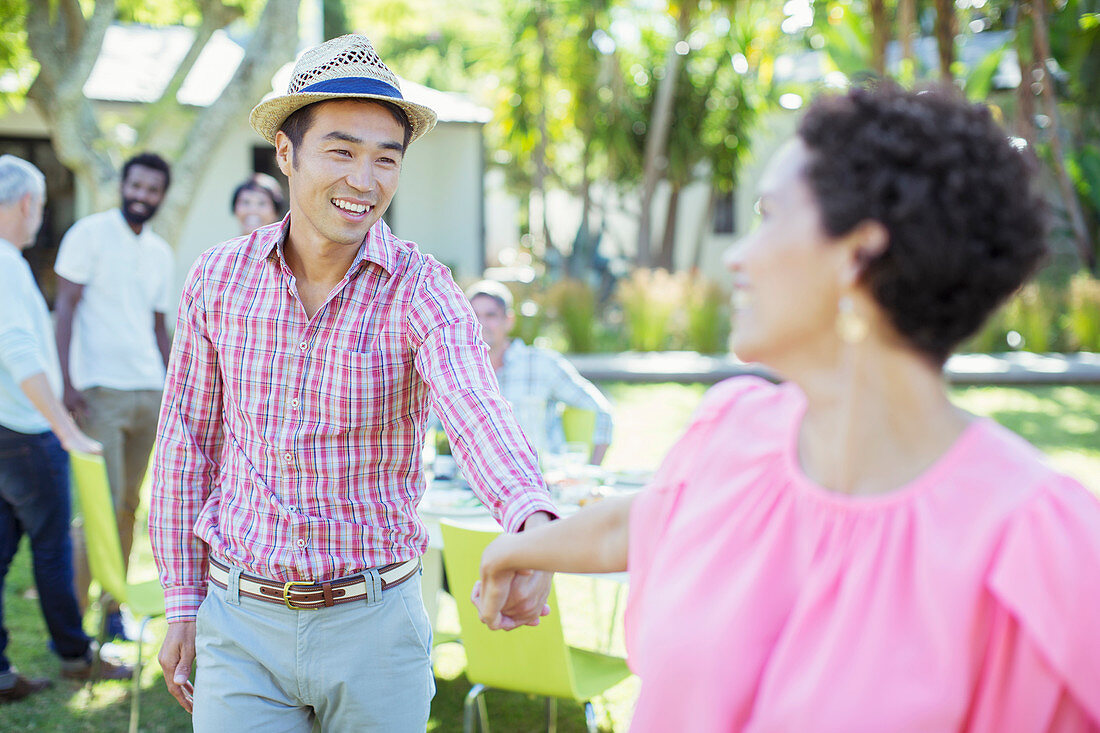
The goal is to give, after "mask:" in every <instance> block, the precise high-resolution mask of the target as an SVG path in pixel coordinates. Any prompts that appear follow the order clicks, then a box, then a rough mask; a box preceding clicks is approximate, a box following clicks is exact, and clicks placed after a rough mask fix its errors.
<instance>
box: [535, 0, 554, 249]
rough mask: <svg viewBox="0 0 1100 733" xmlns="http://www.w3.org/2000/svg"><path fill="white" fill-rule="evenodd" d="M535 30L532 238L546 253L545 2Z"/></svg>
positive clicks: (548, 241)
mask: <svg viewBox="0 0 1100 733" xmlns="http://www.w3.org/2000/svg"><path fill="white" fill-rule="evenodd" d="M535 13H536V15H535V31H536V33H537V34H538V44H539V81H538V85H539V86H538V99H539V103H538V111H537V112H536V114H535V121H536V125H537V127H538V130H539V139H538V142H537V143H535V150H534V152H533V157H534V159H535V161H534V162H535V179H534V181H533V184H534V190H535V192H537V194H538V198H540V199H541V201H542V211H541V215H540V216H539V217H538V221H532V222H531V235H532V236H533V237H534V238H535V240H536V242H541V244H542V248H540V249H542V251H543V252H545V250H546V249H553V247H554V244H553V242H552V241H551V239H550V220H549V216H548V215H547V211H546V209H547V196H546V179H547V178H549V177H550V169H549V166H548V165H547V163H546V150H547V147H548V144H549V136H550V130H549V124H548V122H547V118H546V105H547V99H546V82H547V80H548V79H549V78H550V74H551V72H552V69H551V65H550V40H549V37H548V34H547V32H546V24H547V22H548V21H549V11H548V10H547V8H546V5H545V3H543V2H540V3H538V7H537V9H536V11H535Z"/></svg>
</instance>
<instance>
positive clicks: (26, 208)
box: [19, 192, 38, 220]
mask: <svg viewBox="0 0 1100 733" xmlns="http://www.w3.org/2000/svg"><path fill="white" fill-rule="evenodd" d="M36 203H38V202H37V201H36V200H35V198H34V194H32V193H30V192H28V193H25V194H23V195H22V197H20V199H19V213H20V214H21V215H22V216H23V219H24V220H26V219H30V218H31V215H32V214H33V213H34V206H35V204H36Z"/></svg>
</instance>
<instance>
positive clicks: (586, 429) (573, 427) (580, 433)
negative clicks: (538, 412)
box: [561, 405, 596, 449]
mask: <svg viewBox="0 0 1100 733" xmlns="http://www.w3.org/2000/svg"><path fill="white" fill-rule="evenodd" d="M561 431H562V433H563V434H564V435H565V441H566V442H567V443H587V444H588V447H589V449H591V448H592V439H593V437H594V436H595V435H596V413H595V412H594V411H592V410H585V409H584V408H582V407H573V406H571V405H567V406H566V407H565V409H563V410H562V411H561Z"/></svg>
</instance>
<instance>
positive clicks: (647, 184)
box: [636, 0, 698, 267]
mask: <svg viewBox="0 0 1100 733" xmlns="http://www.w3.org/2000/svg"><path fill="white" fill-rule="evenodd" d="M697 5H698V0H683V2H682V3H681V4H680V15H679V18H678V19H677V23H676V40H674V41H673V42H672V44H671V45H670V46H669V48H668V54H667V55H666V56H665V75H664V78H663V79H661V81H660V84H659V85H658V86H657V96H656V99H655V100H654V102H653V115H652V116H651V118H650V120H649V129H648V131H647V132H646V140H645V158H644V163H643V167H642V200H641V210H640V212H639V217H640V218H639V221H638V248H637V255H636V258H637V264H638V266H640V267H647V266H649V264H650V259H651V257H652V256H651V254H650V252H651V249H652V247H651V242H650V239H651V235H650V226H651V213H652V212H651V211H650V209H651V208H652V205H653V194H654V192H655V191H656V190H657V184H658V183H659V182H660V180H661V177H662V176H663V175H664V171H665V169H666V168H667V167H668V160H667V159H666V157H665V154H666V152H667V150H668V133H669V128H670V126H671V124H672V103H673V100H674V99H675V97H676V82H677V79H678V77H679V76H680V54H678V53H677V52H676V45H677V44H678V43H680V42H681V41H685V40H686V39H687V37H688V33H689V32H690V30H691V17H692V14H693V13H694V11H695V8H696V6H697Z"/></svg>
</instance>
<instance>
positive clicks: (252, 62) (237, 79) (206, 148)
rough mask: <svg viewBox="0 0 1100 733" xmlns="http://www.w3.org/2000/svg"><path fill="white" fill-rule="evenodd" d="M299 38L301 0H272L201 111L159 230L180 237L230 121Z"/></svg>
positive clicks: (261, 90)
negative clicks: (216, 94)
mask: <svg viewBox="0 0 1100 733" xmlns="http://www.w3.org/2000/svg"><path fill="white" fill-rule="evenodd" d="M297 43H298V0H269V1H268V3H267V5H266V6H265V7H264V11H263V13H262V15H261V16H260V20H259V22H258V23H257V25H256V28H255V30H254V32H253V34H252V38H251V39H250V40H249V42H248V46H247V48H246V49H245V55H244V58H243V59H242V60H241V63H240V66H238V67H237V71H236V73H235V74H234V75H233V78H232V79H231V80H230V82H229V84H228V85H226V87H225V89H224V90H223V91H222V93H221V95H220V96H219V97H218V99H217V100H216V101H215V102H214V103H213V104H212V105H210V106H209V107H207V108H206V109H204V110H203V111H202V113H201V114H200V115H199V117H198V119H197V120H196V121H195V124H194V125H193V126H192V127H191V129H190V131H189V132H188V134H187V136H186V137H185V138H184V140H183V142H182V144H181V145H180V148H179V151H178V152H179V155H178V157H177V159H176V162H175V163H174V164H173V167H172V168H173V170H172V180H173V184H172V188H170V189H169V191H168V198H167V200H166V201H165V203H164V206H163V207H162V209H161V212H160V214H158V220H159V223H158V229H159V230H160V231H162V232H165V233H167V237H168V238H169V240H172V239H175V238H176V237H178V233H179V232H180V230H181V229H182V226H181V225H182V223H183V219H184V217H185V216H186V214H187V211H188V209H189V207H190V205H191V202H192V201H193V200H194V198H195V196H194V194H195V191H196V189H197V188H198V186H199V183H201V174H202V172H203V170H205V168H206V166H207V165H208V164H209V162H210V159H211V157H212V156H213V154H214V151H215V149H216V148H217V146H218V145H220V144H221V142H222V140H223V138H224V135H225V131H226V129H227V128H228V127H229V125H231V124H234V123H236V122H238V121H240V120H242V119H244V118H245V117H246V116H247V114H248V112H249V110H250V109H252V106H253V105H254V104H255V103H256V102H258V101H259V100H260V98H261V97H263V95H264V94H265V93H266V92H267V91H269V90H270V89H271V77H272V76H273V75H274V73H275V72H276V71H277V70H278V69H279V67H280V66H281V65H282V64H284V63H286V62H287V61H290V60H291V59H292V58H293V57H294V50H295V49H296V48H297Z"/></svg>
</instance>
